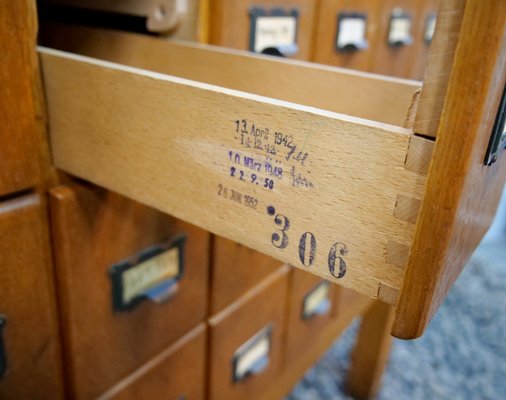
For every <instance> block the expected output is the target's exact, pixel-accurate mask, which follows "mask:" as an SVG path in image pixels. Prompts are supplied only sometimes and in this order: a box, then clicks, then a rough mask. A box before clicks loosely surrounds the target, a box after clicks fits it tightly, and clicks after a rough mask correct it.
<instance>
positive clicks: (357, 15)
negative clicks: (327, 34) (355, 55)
mask: <svg viewBox="0 0 506 400" xmlns="http://www.w3.org/2000/svg"><path fill="white" fill-rule="evenodd" d="M351 18H354V19H361V20H363V21H364V22H365V28H366V29H365V32H364V40H363V41H362V43H361V44H360V45H355V44H350V45H345V46H344V47H339V44H338V43H339V33H340V32H341V24H342V22H343V20H345V19H351ZM366 36H367V13H365V12H339V13H338V14H337V27H336V38H335V45H336V50H337V52H339V53H351V52H355V51H360V50H365V49H367V47H368V45H369V44H368V42H367V39H366Z"/></svg>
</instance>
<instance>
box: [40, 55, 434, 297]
mask: <svg viewBox="0 0 506 400" xmlns="http://www.w3.org/2000/svg"><path fill="white" fill-rule="evenodd" d="M40 55H41V61H42V66H43V73H44V81H45V84H46V96H47V100H48V108H49V119H50V121H49V124H50V127H51V145H52V150H53V157H54V162H55V164H56V166H57V167H59V168H61V169H63V170H64V171H67V172H69V173H71V174H73V175H76V176H78V177H81V178H84V179H87V180H89V181H92V182H94V183H96V184H98V185H100V186H104V187H106V188H108V189H111V190H113V191H116V192H118V193H121V194H123V195H125V196H127V197H130V198H133V199H135V200H138V201H140V202H143V203H145V204H147V205H150V206H153V207H155V208H158V209H160V210H162V211H164V212H167V213H169V214H171V215H174V216H176V217H178V218H181V219H183V220H186V221H188V222H191V223H193V224H195V225H197V226H200V227H203V228H204V229H206V230H209V231H211V232H213V233H216V234H219V235H221V236H224V237H226V238H229V239H232V240H234V241H236V242H239V243H241V244H244V245H246V246H248V247H250V248H253V249H255V250H259V251H261V252H263V253H266V254H268V255H270V256H272V257H274V258H277V259H279V260H281V261H283V262H288V263H290V264H293V265H294V266H297V267H299V268H303V269H305V270H307V271H309V272H312V273H315V274H317V275H321V276H323V277H325V278H327V279H329V280H331V281H334V282H339V283H340V284H342V285H343V286H346V287H352V288H355V289H356V290H358V291H359V292H361V293H364V294H367V295H369V296H372V297H377V296H378V292H379V290H380V287H381V286H382V287H384V288H386V289H388V288H393V289H394V290H397V289H398V288H399V286H400V282H401V279H402V275H403V268H402V266H399V265H395V264H392V263H390V262H389V261H388V257H387V256H388V254H386V252H387V250H388V249H387V243H391V242H394V243H399V244H400V245H402V246H409V244H410V242H411V239H412V235H413V232H414V224H413V223H412V222H410V221H405V220H403V219H400V218H397V217H396V216H394V215H393V211H394V208H395V204H396V200H397V197H398V195H399V194H403V195H405V196H408V197H412V198H415V199H416V198H421V195H422V191H423V185H424V181H425V178H424V176H423V175H421V174H419V173H417V172H413V171H409V170H407V169H406V168H405V165H404V163H405V160H406V153H407V151H408V146H409V141H410V131H409V130H407V129H404V128H399V127H395V126H391V125H385V124H381V123H377V122H372V121H367V120H362V119H357V118H353V117H349V116H345V115H342V114H335V113H332V112H327V111H324V110H318V109H315V108H309V107H305V106H300V105H296V104H293V103H287V102H282V101H278V100H273V99H268V98H265V97H260V96H256V95H249V94H246V93H241V92H237V91H232V90H227V89H224V88H219V87H214V86H210V85H205V84H200V83H196V82H191V81H186V80H182V79H179V78H174V77H170V76H166V75H161V74H155V73H152V72H148V71H143V70H139V69H134V68H129V67H125V66H121V65H116V64H112V63H107V62H104V61H99V60H93V59H89V58H86V57H81V56H76V55H71V54H65V53H63V52H58V51H54V50H47V49H46V50H44V49H41V50H40ZM77 77H78V78H77ZM76 94H79V95H76ZM243 120H244V122H243ZM253 125H254V129H253ZM243 129H244V132H246V133H242V131H243ZM252 132H253V133H252ZM255 135H256V137H255ZM254 147H255V148H254ZM281 169H282V172H281ZM380 294H381V293H380ZM380 297H381V296H380ZM393 298H394V299H395V296H393ZM390 300H391V301H392V297H390Z"/></svg>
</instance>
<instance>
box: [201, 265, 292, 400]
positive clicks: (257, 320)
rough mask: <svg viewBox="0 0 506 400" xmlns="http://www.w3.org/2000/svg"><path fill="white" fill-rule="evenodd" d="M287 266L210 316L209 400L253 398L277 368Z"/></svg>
mask: <svg viewBox="0 0 506 400" xmlns="http://www.w3.org/2000/svg"><path fill="white" fill-rule="evenodd" d="M288 271H289V269H288V267H286V266H285V267H283V268H281V269H279V270H277V271H276V272H274V273H273V274H271V275H270V276H269V277H267V278H266V279H265V280H264V281H262V282H261V283H260V284H259V285H257V286H256V287H255V288H254V289H253V290H252V291H250V292H248V293H247V294H246V295H245V296H243V297H242V298H241V299H239V300H238V301H236V302H235V303H234V304H232V305H231V306H229V307H228V308H226V309H225V310H223V311H222V312H221V313H220V314H218V315H216V316H214V317H212V318H211V319H210V320H209V326H210V339H209V346H210V349H209V350H210V352H209V357H210V360H209V399H211V400H217V399H230V400H232V399H257V398H259V397H260V395H261V394H262V393H263V391H264V390H265V389H267V388H268V387H269V385H272V384H274V383H275V382H276V379H277V378H278V377H279V374H280V371H281V362H282V346H283V344H282V340H283V332H284V313H285V304H286V293H287V286H288Z"/></svg>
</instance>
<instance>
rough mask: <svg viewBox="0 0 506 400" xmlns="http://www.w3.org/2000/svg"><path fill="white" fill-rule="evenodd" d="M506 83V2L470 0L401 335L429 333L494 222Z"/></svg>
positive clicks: (403, 304) (505, 170) (408, 279)
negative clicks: (497, 142)
mask: <svg viewBox="0 0 506 400" xmlns="http://www.w3.org/2000/svg"><path fill="white" fill-rule="evenodd" d="M451 3H452V2H449V4H451ZM443 8H444V5H443ZM505 80H506V3H505V2H496V1H491V0H488V1H477V0H468V1H467V2H466V5H465V8H464V16H463V19H462V28H461V32H460V37H459V42H458V46H457V49H456V52H455V57H454V61H453V68H452V71H451V75H450V79H449V83H448V91H447V93H446V98H445V102H444V107H443V112H442V114H441V119H440V122H439V127H438V131H437V140H436V143H435V146H434V152H433V156H432V162H431V165H430V168H429V175H428V178H427V189H426V194H425V198H424V201H423V203H422V206H421V211H420V215H419V217H418V222H417V226H416V234H415V238H414V242H413V245H412V247H411V251H410V255H409V261H408V266H407V269H406V274H405V277H404V281H403V286H402V290H401V294H400V298H399V300H398V304H397V311H396V316H395V321H394V326H393V330H392V333H393V334H394V335H395V336H397V337H401V338H414V337H417V336H419V335H421V334H422V332H423V330H424V329H425V328H426V326H427V324H428V323H429V321H430V319H431V318H432V316H433V315H434V313H435V312H436V310H437V309H438V307H439V305H440V304H441V303H442V301H443V299H444V298H445V296H446V294H447V292H448V290H449V288H450V287H451V286H452V284H453V282H454V281H455V279H456V278H457V277H458V275H459V273H460V272H461V270H462V268H463V267H464V265H465V264H466V262H467V260H468V259H469V257H470V255H471V253H472V252H473V250H474V249H475V248H476V246H477V245H478V243H479V242H480V240H481V238H482V237H483V235H484V233H485V232H486V230H487V228H488V227H489V225H490V223H491V221H492V218H493V216H494V213H495V210H496V207H497V204H498V202H499V198H500V195H501V192H502V189H503V186H504V181H505V178H506V157H505V154H502V157H499V160H498V161H497V162H496V163H495V164H494V165H492V166H489V167H487V166H485V165H484V158H485V153H486V149H487V145H488V143H489V140H490V135H491V132H492V127H493V124H494V120H495V117H496V114H497V111H498V107H499V101H500V98H501V95H502V93H503V90H504V86H505Z"/></svg>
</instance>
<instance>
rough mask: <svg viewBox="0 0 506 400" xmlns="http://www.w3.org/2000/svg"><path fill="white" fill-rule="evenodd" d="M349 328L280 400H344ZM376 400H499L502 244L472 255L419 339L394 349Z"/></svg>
mask: <svg viewBox="0 0 506 400" xmlns="http://www.w3.org/2000/svg"><path fill="white" fill-rule="evenodd" d="M357 326H358V321H357V322H355V323H354V324H353V325H352V326H351V327H350V328H349V329H348V330H347V331H346V332H345V333H344V334H343V336H342V337H341V338H340V339H339V340H338V341H336V343H335V344H334V345H333V347H332V348H331V349H330V350H329V351H328V353H327V354H326V355H325V356H324V357H323V358H322V359H321V360H320V361H319V363H318V364H317V365H316V366H315V367H314V368H312V369H311V370H310V371H308V373H307V374H306V375H305V377H304V378H303V379H302V381H301V382H300V383H299V384H298V385H297V387H296V388H295V389H294V390H293V392H292V393H291V394H290V395H289V396H288V397H287V400H320V399H322V400H323V399H325V400H333V399H336V400H339V399H349V397H347V396H346V395H345V394H344V393H343V386H344V377H345V375H346V372H347V369H348V363H349V351H350V349H351V346H352V345H353V341H354V337H355V332H356V329H357ZM378 397H379V399H382V400H391V399H396V400H404V399H409V400H418V399H423V400H425V399H430V400H432V399H451V400H460V399H473V400H475V399H483V400H486V399H487V400H488V399H490V400H503V399H506V239H496V240H494V241H493V242H488V243H487V242H485V243H482V244H481V245H480V247H478V249H477V251H476V252H475V254H474V255H473V257H472V259H471V260H470V262H469V263H468V265H467V266H466V268H465V270H464V272H463V273H462V275H461V276H460V277H459V279H458V280H457V282H456V284H455V285H454V287H453V288H452V290H451V292H450V294H449V295H448V297H447V299H446V300H445V302H444V304H443V305H442V307H441V308H440V310H439V312H438V313H437V315H436V317H435V318H434V319H433V321H432V323H431V324H430V326H429V328H428V329H427V331H426V332H425V334H424V336H423V337H422V338H421V339H417V340H414V341H401V340H395V341H394V344H393V347H392V352H391V356H390V362H389V364H388V367H387V371H386V373H385V375H384V378H383V383H382V388H381V391H380V393H379V396H378Z"/></svg>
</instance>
